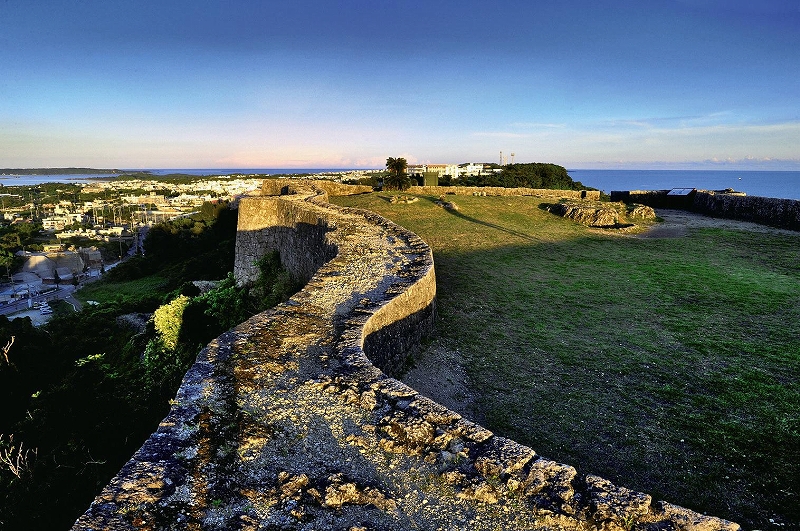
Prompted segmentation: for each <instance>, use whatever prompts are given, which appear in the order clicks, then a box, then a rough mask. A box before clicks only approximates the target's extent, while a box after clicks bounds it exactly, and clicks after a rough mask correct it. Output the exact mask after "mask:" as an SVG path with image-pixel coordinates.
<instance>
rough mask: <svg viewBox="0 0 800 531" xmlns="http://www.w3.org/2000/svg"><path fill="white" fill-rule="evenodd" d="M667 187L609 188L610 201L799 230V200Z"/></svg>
mask: <svg viewBox="0 0 800 531" xmlns="http://www.w3.org/2000/svg"><path fill="white" fill-rule="evenodd" d="M668 192H669V190H632V191H619V192H617V191H615V192H611V200H612V201H623V202H625V203H639V204H642V205H648V206H651V207H653V208H676V209H681V210H688V211H691V212H697V213H698V214H704V215H706V216H712V217H717V218H726V219H736V220H741V221H752V222H754V223H761V224H762V225H770V226H772V227H778V228H782V229H790V230H800V201H797V200H794V199H778V198H774V197H759V196H750V195H742V194H740V193H728V192H726V191H711V190H697V191H695V192H693V193H691V194H689V195H687V196H669V195H667V194H668Z"/></svg>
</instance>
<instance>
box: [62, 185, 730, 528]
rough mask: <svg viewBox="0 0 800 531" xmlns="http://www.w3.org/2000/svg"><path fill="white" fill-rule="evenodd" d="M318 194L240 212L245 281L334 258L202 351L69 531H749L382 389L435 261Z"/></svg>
mask: <svg viewBox="0 0 800 531" xmlns="http://www.w3.org/2000/svg"><path fill="white" fill-rule="evenodd" d="M298 191H299V190H298ZM320 197H321V196H320V195H318V194H316V193H304V194H298V195H295V196H289V197H253V198H246V199H243V200H242V202H241V206H240V228H241V231H240V238H241V239H240V240H239V241H238V245H237V250H239V251H241V253H242V254H241V257H237V271H238V272H239V273H241V274H244V275H245V276H246V275H250V274H252V272H249V271H248V267H250V266H248V260H250V259H253V258H256V259H257V258H258V254H259V251H258V249H257V246H258V245H259V244H261V243H263V244H264V245H275V246H282V247H281V248H280V251H281V256H282V259H284V260H285V262H286V263H287V264H288V265H289V267H292V268H294V267H298V268H299V269H298V271H299V272H301V273H304V272H307V271H308V270H307V268H306V266H303V265H301V264H300V262H302V260H304V259H305V257H308V259H309V260H310V261H312V262H313V261H322V260H323V259H324V257H326V256H328V255H329V254H332V255H331V256H330V258H329V259H328V260H327V261H325V262H324V263H321V264H320V265H319V269H318V270H317V271H316V272H314V273H313V274H312V275H311V277H310V280H309V281H308V283H307V285H306V287H305V288H304V289H303V290H302V291H301V292H299V293H298V294H296V295H295V296H294V297H292V299H291V300H289V301H288V302H287V303H284V304H281V305H279V306H278V307H276V308H275V309H273V310H270V311H268V312H265V313H262V314H259V315H256V316H254V317H253V318H251V319H249V320H248V321H246V322H244V323H242V324H241V325H239V326H237V327H236V328H234V329H233V330H231V331H229V332H226V333H225V334H223V335H221V336H220V337H219V338H217V339H215V340H214V341H212V342H211V343H210V344H209V345H208V346H207V347H206V348H205V349H204V350H203V351H202V352H201V353H200V354H199V355H198V358H197V362H196V363H195V364H194V365H193V366H192V367H191V369H190V370H189V371H188V373H187V374H186V377H185V378H184V381H183V383H182V385H181V387H180V389H179V391H178V394H177V396H176V398H175V400H174V403H173V406H172V409H171V411H170V413H169V415H168V416H167V417H166V418H165V419H164V420H163V421H162V422H161V424H160V425H159V428H158V431H157V432H156V433H154V434H153V435H152V436H151V437H150V439H149V440H148V441H146V442H145V444H144V445H143V446H142V448H141V449H140V450H139V451H137V452H136V454H135V455H134V456H133V458H132V459H131V460H130V461H129V462H128V463H127V464H126V465H125V466H124V467H123V469H122V470H121V471H120V473H119V474H118V475H117V476H116V477H115V478H114V479H112V481H111V483H110V484H109V485H108V486H107V487H106V488H105V489H103V491H102V493H101V494H100V495H99V496H98V497H97V499H96V500H95V501H94V503H93V504H92V505H91V507H90V508H89V509H88V510H87V512H86V513H85V514H84V515H83V516H82V517H81V518H79V519H78V521H77V522H76V523H75V525H74V527H73V531H79V530H80V531H84V530H101V529H103V530H130V529H148V530H149V529H152V530H157V529H158V530H160V529H180V530H198V529H204V530H231V529H233V530H247V531H256V530H278V529H286V530H349V531H362V530H411V529H430V530H434V529H437V530H438V529H446V530H449V529H452V530H456V529H458V530H466V529H470V530H494V529H535V530H545V529H548V530H549V529H568V530H578V529H581V530H585V529H597V530H601V529H602V530H608V531H612V530H623V529H624V530H626V531H629V530H631V529H640V530H645V529H647V530H656V529H664V530H666V529H670V530H697V531H699V530H703V531H713V530H736V529H738V526H737V525H736V524H733V523H730V522H726V521H724V520H719V519H716V518H711V517H706V516H703V515H700V514H697V513H694V512H692V511H688V510H685V509H682V508H680V507H676V506H674V505H671V504H668V503H665V502H655V501H653V500H652V499H651V497H650V496H648V495H646V494H641V493H637V492H632V491H630V490H627V489H625V488H621V487H617V486H615V485H613V484H611V483H610V482H608V481H606V480H603V479H601V478H599V477H596V476H583V475H579V474H578V473H577V471H576V470H575V469H574V468H572V467H570V466H568V465H562V464H559V463H555V462H553V461H550V460H548V459H545V458H543V457H541V456H539V455H537V454H536V452H534V451H533V450H532V449H530V448H528V447H525V446H522V445H520V444H517V443H515V442H513V441H510V440H508V439H505V438H503V437H498V436H496V435H494V434H493V433H492V432H490V431H489V430H486V429H485V428H483V427H481V426H479V425H476V424H475V423H473V422H470V421H468V420H466V419H464V418H462V417H461V416H459V415H458V414H457V413H454V412H452V411H449V410H447V409H446V408H444V407H442V406H441V405H439V404H436V403H434V402H432V401H431V400H429V399H427V398H425V397H423V396H421V395H419V394H418V393H417V392H416V391H414V389H412V388H410V387H408V386H406V385H405V384H403V383H401V382H399V381H397V380H395V379H393V378H391V377H389V376H387V374H386V372H387V371H388V372H391V371H392V370H393V367H395V366H396V365H397V364H399V363H402V362H403V357H404V355H405V353H406V352H407V350H406V349H407V348H409V347H410V346H412V343H414V342H415V341H416V340H418V338H419V337H420V336H421V335H423V334H424V333H426V332H429V331H430V329H431V326H432V323H433V304H434V299H435V293H436V291H435V289H436V286H435V273H434V268H433V259H432V254H431V251H430V249H429V248H428V246H427V245H426V244H425V243H424V242H423V241H422V240H420V239H419V238H418V237H417V236H416V235H414V234H412V233H410V232H408V231H406V230H404V229H402V228H401V227H398V226H397V225H395V224H393V223H391V222H389V221H387V220H385V219H383V218H380V217H379V216H377V215H375V214H371V213H365V212H362V211H357V210H353V209H344V208H339V207H334V206H331V205H326V204H323V203H321V202H320ZM323 197H324V196H323ZM313 245H321V246H322V247H323V249H322V250H317V251H315V250H313V249H311V247H313ZM293 246H294V247H293ZM376 365H377V366H376ZM379 367H380V368H383V369H384V370H381V369H380V368H379Z"/></svg>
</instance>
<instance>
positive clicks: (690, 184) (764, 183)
mask: <svg viewBox="0 0 800 531" xmlns="http://www.w3.org/2000/svg"><path fill="white" fill-rule="evenodd" d="M380 169H382V168H148V169H142V168H137V169H122V171H123V172H125V173H136V172H148V173H150V174H152V175H154V176H164V175H169V174H173V173H178V174H185V175H194V176H198V177H214V176H229V175H301V174H323V173H340V172H348V171H370V170H373V171H374V170H380ZM567 172H568V173H569V175H570V177H572V179H573V180H575V181H578V182H580V183H581V184H583V185H584V186H588V187H591V188H596V189H598V190H602V191H603V192H605V193H607V194H608V193H610V192H612V191H617V190H669V189H672V188H697V189H701V190H725V189H733V190H735V191H737V192H744V193H745V194H746V195H752V196H762V197H776V198H781V199H794V200H800V171H793V170H774V171H771V170H720V169H709V170H678V169H675V170H673V169H666V170H665V169H650V170H634V169H620V170H615V169H573V170H570V169H568V170H567ZM119 175H120V174H111V173H108V174H50V175H36V174H31V175H20V176H14V175H0V184H2V185H4V186H34V185H37V184H42V183H50V182H61V183H75V184H77V183H85V182H92V181H98V180H113V179H115V178H116V177H119Z"/></svg>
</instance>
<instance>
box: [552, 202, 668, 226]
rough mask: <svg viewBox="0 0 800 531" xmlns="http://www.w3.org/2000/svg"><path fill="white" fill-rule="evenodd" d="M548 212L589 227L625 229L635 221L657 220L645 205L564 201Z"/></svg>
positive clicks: (651, 210)
mask: <svg viewBox="0 0 800 531" xmlns="http://www.w3.org/2000/svg"><path fill="white" fill-rule="evenodd" d="M547 210H548V211H549V212H552V213H553V214H556V215H558V216H562V217H565V218H569V219H571V220H573V221H576V222H578V223H581V224H583V225H586V226H589V227H599V228H625V227H631V226H632V225H633V222H634V221H647V220H654V219H656V213H655V211H654V210H653V209H652V208H651V207H649V206H644V205H636V204H633V205H630V206H626V205H625V204H623V203H621V202H614V203H608V202H605V203H601V202H599V201H562V202H560V203H556V204H551V205H547Z"/></svg>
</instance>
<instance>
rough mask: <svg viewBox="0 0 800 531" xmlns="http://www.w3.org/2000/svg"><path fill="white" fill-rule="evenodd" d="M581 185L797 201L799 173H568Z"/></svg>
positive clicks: (649, 171)
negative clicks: (731, 192)
mask: <svg viewBox="0 0 800 531" xmlns="http://www.w3.org/2000/svg"><path fill="white" fill-rule="evenodd" d="M568 173H569V176H570V177H572V179H573V180H575V181H580V182H581V183H583V185H584V186H590V187H592V188H597V189H598V190H602V191H604V192H606V193H609V192H611V191H612V190H669V189H671V188H699V189H701V190H725V189H727V188H732V189H734V190H736V191H737V192H744V193H746V194H747V195H756V196H762V197H779V198H782V199H798V200H800V171H731V170H724V171H721V170H568Z"/></svg>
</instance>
